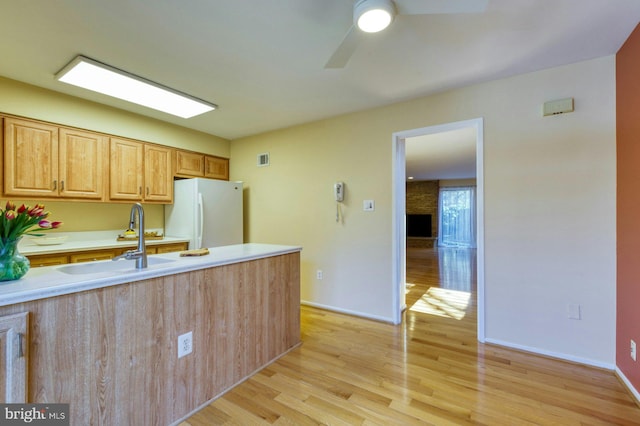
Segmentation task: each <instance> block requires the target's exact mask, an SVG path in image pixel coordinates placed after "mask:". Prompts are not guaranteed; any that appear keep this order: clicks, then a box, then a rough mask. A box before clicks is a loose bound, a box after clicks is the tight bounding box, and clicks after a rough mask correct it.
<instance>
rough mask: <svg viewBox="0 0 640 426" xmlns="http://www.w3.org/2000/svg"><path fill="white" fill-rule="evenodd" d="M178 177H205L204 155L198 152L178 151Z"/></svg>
mask: <svg viewBox="0 0 640 426" xmlns="http://www.w3.org/2000/svg"><path fill="white" fill-rule="evenodd" d="M176 175H182V176H187V177H202V176H204V155H203V154H198V153H197V152H188V151H180V150H177V151H176Z"/></svg>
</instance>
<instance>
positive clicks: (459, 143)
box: [405, 127, 477, 181]
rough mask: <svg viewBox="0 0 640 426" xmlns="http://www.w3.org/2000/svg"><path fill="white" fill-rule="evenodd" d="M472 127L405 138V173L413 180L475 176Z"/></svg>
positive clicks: (474, 138) (475, 131) (474, 139)
mask: <svg viewBox="0 0 640 426" xmlns="http://www.w3.org/2000/svg"><path fill="white" fill-rule="evenodd" d="M476 136H477V130H476V128H475V127H465V128H461V129H456V130H449V131H446V132H440V133H432V134H428V135H423V136H416V137H411V138H406V139H405V157H406V175H407V178H409V177H412V178H413V179H412V180H414V181H419V180H440V179H470V178H475V177H476Z"/></svg>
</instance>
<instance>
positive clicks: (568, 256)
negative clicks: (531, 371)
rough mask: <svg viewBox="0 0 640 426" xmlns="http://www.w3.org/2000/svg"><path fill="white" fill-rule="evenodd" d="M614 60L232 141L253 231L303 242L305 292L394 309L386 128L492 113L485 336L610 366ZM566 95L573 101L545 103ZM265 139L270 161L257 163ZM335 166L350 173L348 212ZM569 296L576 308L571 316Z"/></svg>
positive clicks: (384, 314)
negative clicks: (547, 109)
mask: <svg viewBox="0 0 640 426" xmlns="http://www.w3.org/2000/svg"><path fill="white" fill-rule="evenodd" d="M614 67H615V59H614V57H613V56H611V57H605V58H600V59H595V60H591V61H587V62H582V63H578V64H573V65H568V66H564V67H559V68H555V69H550V70H544V71H539V72H535V73H531V74H526V75H521V76H517V77H513V78H509V79H503V80H498V81H493V82H488V83H484V84H479V85H475V86H470V87H467V88H462V89H459V90H454V91H450V92H446V93H442V94H438V95H433V96H429V97H425V98H421V99H418V100H415V101H410V102H405V103H398V104H394V105H391V106H388V107H384V108H377V109H373V110H369V111H364V112H359V113H354V114H350V115H343V116H340V117H336V118H333V119H328V120H324V121H319V122H315V123H310V124H307V125H302V126H296V127H293V128H290V129H284V130H280V131H276V132H271V133H268V134H263V135H258V136H254V137H249V138H245V139H240V140H237V141H234V142H232V144H231V157H232V160H233V167H232V169H231V174H232V176H231V177H232V179H238V180H243V181H245V183H246V187H247V193H246V200H247V209H246V218H245V226H246V232H247V238H248V239H249V240H250V241H252V242H270V243H284V244H300V245H302V246H303V247H304V250H303V252H302V275H301V278H302V299H303V300H305V301H308V302H311V303H314V304H318V305H321V306H328V307H332V308H334V309H337V310H343V311H347V312H352V313H357V314H360V315H364V316H369V317H374V318H380V319H384V320H388V321H391V320H392V316H393V307H392V305H391V300H392V294H393V277H392V265H391V262H392V256H393V253H392V240H391V229H392V210H391V209H392V200H391V188H392V137H391V136H392V134H393V133H394V132H399V131H403V130H409V129H416V128H422V127H427V126H431V125H437V124H444V123H449V122H454V121H462V120H467V119H472V118H477V117H483V118H484V130H485V134H484V174H485V182H484V188H485V203H484V205H485V235H486V237H485V247H486V263H485V269H486V278H485V281H486V311H487V317H486V337H487V340H488V341H494V342H499V343H502V344H508V345H512V346H516V347H521V348H525V349H532V350H536V351H540V352H543V353H548V354H551V355H556V356H561V357H565V358H569V359H574V360H577V361H583V362H588V363H592V364H596V365H603V366H611V365H613V360H614V330H615V322H614V320H615V301H614V295H615V116H614V113H615V104H614V101H615V99H614V93H615V76H614V70H615V69H614ZM564 97H574V98H575V106H576V111H575V112H573V113H571V114H565V115H561V116H553V117H544V118H543V117H542V114H541V110H542V104H543V103H544V102H545V101H549V100H554V99H560V98H564ZM265 151H269V152H270V153H271V160H272V165H271V166H270V167H265V168H258V167H256V155H257V154H258V153H261V152H265ZM336 180H343V181H345V182H346V184H347V199H346V202H345V208H344V211H345V220H344V223H343V224H338V223H336V222H335V218H334V216H335V203H334V202H333V198H332V185H333V182H334V181H336ZM364 199H374V200H375V202H376V210H375V212H372V213H366V212H363V211H362V200H364ZM317 269H322V270H323V271H324V279H323V280H322V281H318V280H316V278H315V273H316V270H317ZM570 303H573V304H580V305H581V307H582V319H581V320H569V319H568V318H567V313H566V309H567V305H568V304H570Z"/></svg>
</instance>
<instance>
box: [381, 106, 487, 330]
mask: <svg viewBox="0 0 640 426" xmlns="http://www.w3.org/2000/svg"><path fill="white" fill-rule="evenodd" d="M469 127H472V128H474V129H475V130H476V229H477V239H478V240H477V246H478V247H477V277H476V279H477V286H478V290H477V293H478V302H477V303H478V332H477V334H478V340H479V341H480V342H484V341H485V309H484V308H485V288H484V119H483V118H482V117H480V118H474V119H470V120H464V121H456V122H452V123H445V124H439V125H435V126H428V127H422V128H419V129H411V130H403V131H400V132H395V133H393V135H392V149H393V170H392V176H393V190H392V193H393V195H392V197H393V207H392V222H393V226H392V241H393V242H392V250H393V262H392V274H393V282H394V285H393V294H392V303H393V322H394V324H400V323H401V322H402V311H403V310H404V309H405V308H406V304H405V297H404V294H405V282H406V235H405V231H404V230H405V216H406V186H405V185H406V155H405V140H406V139H407V138H411V137H417V136H423V135H430V134H435V133H442V132H448V131H451V130H458V129H463V128H469Z"/></svg>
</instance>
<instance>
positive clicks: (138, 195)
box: [109, 138, 173, 203]
mask: <svg viewBox="0 0 640 426" xmlns="http://www.w3.org/2000/svg"><path fill="white" fill-rule="evenodd" d="M110 150H111V155H110V159H111V162H110V167H109V169H110V170H109V198H110V199H111V200H114V201H125V200H126V201H145V202H157V203H171V202H172V201H173V174H172V170H173V169H172V152H173V150H172V149H171V148H166V147H163V146H160V145H153V144H145V143H142V142H136V141H132V140H128V139H120V138H111V142H110Z"/></svg>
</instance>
